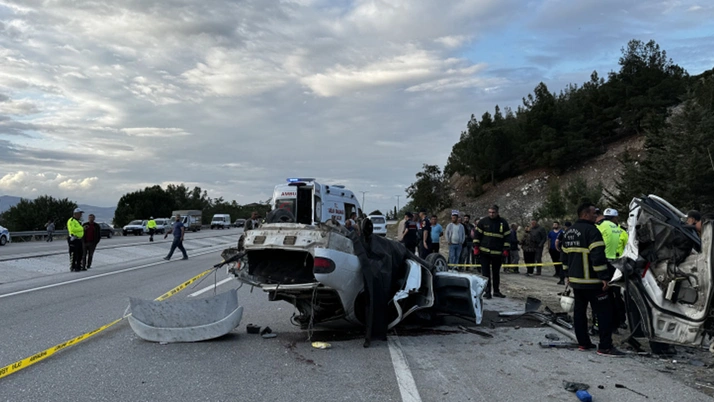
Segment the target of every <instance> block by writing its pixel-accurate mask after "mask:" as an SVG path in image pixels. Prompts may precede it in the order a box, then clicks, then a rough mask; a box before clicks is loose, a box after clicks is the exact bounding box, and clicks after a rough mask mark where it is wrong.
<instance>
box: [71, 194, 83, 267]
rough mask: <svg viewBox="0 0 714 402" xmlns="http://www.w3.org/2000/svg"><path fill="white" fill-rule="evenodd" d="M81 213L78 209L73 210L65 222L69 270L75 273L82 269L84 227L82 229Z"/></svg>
mask: <svg viewBox="0 0 714 402" xmlns="http://www.w3.org/2000/svg"><path fill="white" fill-rule="evenodd" d="M83 212H84V211H82V210H81V209H80V208H75V209H74V214H73V215H72V217H71V218H69V220H68V221H67V233H68V234H69V236H68V237H67V244H68V245H69V262H70V266H69V270H70V271H72V272H77V271H80V270H81V269H82V259H83V257H84V245H83V244H82V241H83V240H82V238H83V237H84V227H82V213H83Z"/></svg>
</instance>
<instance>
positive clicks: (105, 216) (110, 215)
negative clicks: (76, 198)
mask: <svg viewBox="0 0 714 402" xmlns="http://www.w3.org/2000/svg"><path fill="white" fill-rule="evenodd" d="M21 199H22V198H21V197H15V196H12V195H2V196H0V213H3V212H5V211H7V210H8V209H10V208H11V207H13V206H15V205H16V204H17V203H19V202H20V200H21ZM78 206H79V207H80V208H82V210H84V216H83V218H84V220H86V219H87V215H89V214H94V216H95V217H96V218H97V222H106V223H111V222H112V219H114V211H115V210H116V209H117V207H95V206H94V205H88V204H79V205H78Z"/></svg>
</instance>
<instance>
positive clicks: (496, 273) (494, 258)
mask: <svg viewBox="0 0 714 402" xmlns="http://www.w3.org/2000/svg"><path fill="white" fill-rule="evenodd" d="M479 256H480V257H481V274H483V276H485V277H486V278H487V279H488V282H487V283H486V293H488V294H490V293H491V287H493V293H500V292H501V289H500V285H501V263H502V261H503V257H501V254H488V253H481V254H480V255H479Z"/></svg>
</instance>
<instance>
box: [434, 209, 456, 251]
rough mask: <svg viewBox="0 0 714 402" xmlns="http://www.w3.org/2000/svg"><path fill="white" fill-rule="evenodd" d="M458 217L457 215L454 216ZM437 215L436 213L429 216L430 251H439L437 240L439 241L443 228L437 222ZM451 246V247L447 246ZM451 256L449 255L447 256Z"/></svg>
mask: <svg viewBox="0 0 714 402" xmlns="http://www.w3.org/2000/svg"><path fill="white" fill-rule="evenodd" d="M456 217H457V218H458V215H457V216H456ZM437 219H438V218H437V217H436V215H432V216H431V221H430V222H429V223H431V252H432V253H438V252H439V242H440V241H441V237H442V236H443V235H444V228H443V227H442V226H441V225H440V224H439V222H437ZM449 248H451V247H449ZM449 258H451V257H449Z"/></svg>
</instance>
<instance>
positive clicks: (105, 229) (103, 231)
mask: <svg viewBox="0 0 714 402" xmlns="http://www.w3.org/2000/svg"><path fill="white" fill-rule="evenodd" d="M98 223H99V233H100V236H101V237H106V238H107V239H111V238H112V236H114V226H111V225H109V224H108V223H104V222H98Z"/></svg>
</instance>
